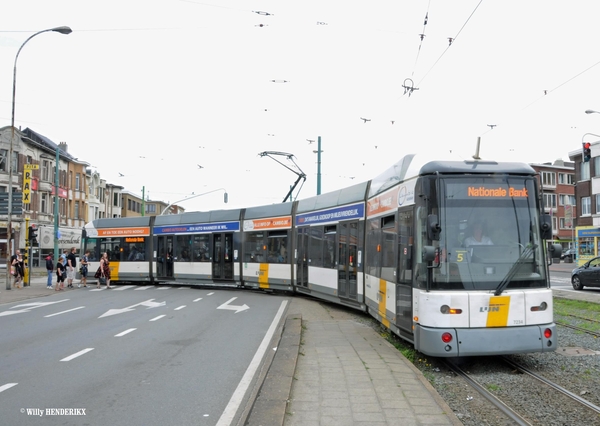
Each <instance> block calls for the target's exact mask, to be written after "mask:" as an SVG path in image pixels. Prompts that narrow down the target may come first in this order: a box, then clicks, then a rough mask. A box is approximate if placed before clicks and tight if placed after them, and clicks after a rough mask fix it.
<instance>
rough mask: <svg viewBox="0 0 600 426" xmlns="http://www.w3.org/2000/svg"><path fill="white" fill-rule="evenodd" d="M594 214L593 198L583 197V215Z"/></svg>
mask: <svg viewBox="0 0 600 426" xmlns="http://www.w3.org/2000/svg"><path fill="white" fill-rule="evenodd" d="M591 214H592V200H591V199H590V197H581V216H589V215H591Z"/></svg>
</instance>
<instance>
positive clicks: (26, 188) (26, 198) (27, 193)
mask: <svg viewBox="0 0 600 426" xmlns="http://www.w3.org/2000/svg"><path fill="white" fill-rule="evenodd" d="M25 165H26V166H28V165H29V164H25ZM31 175H32V172H31V170H27V169H25V171H24V172H23V204H31Z"/></svg>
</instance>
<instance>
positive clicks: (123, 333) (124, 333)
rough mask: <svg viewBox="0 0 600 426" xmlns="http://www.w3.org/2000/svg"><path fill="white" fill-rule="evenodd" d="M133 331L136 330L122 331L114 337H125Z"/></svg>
mask: <svg viewBox="0 0 600 426" xmlns="http://www.w3.org/2000/svg"><path fill="white" fill-rule="evenodd" d="M135 330H137V328H130V329H129V330H125V331H122V332H121V333H119V334H115V337H121V336H125V335H126V334H129V333H131V332H132V331H135Z"/></svg>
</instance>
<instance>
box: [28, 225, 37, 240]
mask: <svg viewBox="0 0 600 426" xmlns="http://www.w3.org/2000/svg"><path fill="white" fill-rule="evenodd" d="M37 231H38V230H37V226H35V225H31V226H30V227H29V242H30V243H31V244H33V243H36V244H37Z"/></svg>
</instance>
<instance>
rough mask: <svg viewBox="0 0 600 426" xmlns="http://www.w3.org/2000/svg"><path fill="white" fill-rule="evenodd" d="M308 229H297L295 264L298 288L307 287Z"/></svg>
mask: <svg viewBox="0 0 600 426" xmlns="http://www.w3.org/2000/svg"><path fill="white" fill-rule="evenodd" d="M309 229H310V228H308V227H306V228H298V242H297V247H298V252H297V256H298V258H297V259H296V264H297V265H298V269H297V270H296V285H298V286H300V287H304V288H307V287H308V231H309Z"/></svg>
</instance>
